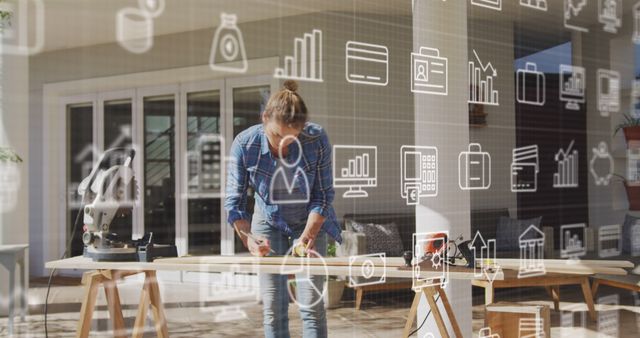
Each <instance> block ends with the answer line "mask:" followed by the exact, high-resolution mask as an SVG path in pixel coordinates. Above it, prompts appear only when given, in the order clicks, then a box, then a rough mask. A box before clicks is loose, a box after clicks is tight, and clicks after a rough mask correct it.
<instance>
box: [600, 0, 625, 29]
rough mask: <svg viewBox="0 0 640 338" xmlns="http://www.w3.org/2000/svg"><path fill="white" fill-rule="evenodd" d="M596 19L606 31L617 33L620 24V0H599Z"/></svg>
mask: <svg viewBox="0 0 640 338" xmlns="http://www.w3.org/2000/svg"><path fill="white" fill-rule="evenodd" d="M598 21H600V23H602V24H604V30H605V31H606V32H609V33H617V32H618V27H620V26H621V25H622V0H599V1H598Z"/></svg>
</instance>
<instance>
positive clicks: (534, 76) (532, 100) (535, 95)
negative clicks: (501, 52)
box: [516, 62, 546, 106]
mask: <svg viewBox="0 0 640 338" xmlns="http://www.w3.org/2000/svg"><path fill="white" fill-rule="evenodd" d="M516 81H517V82H516V93H517V96H516V99H517V100H518V102H519V103H526V104H532V105H536V106H542V105H544V102H545V91H546V87H545V76H544V73H543V72H540V71H538V66H537V65H536V64H535V63H533V62H527V63H526V64H525V68H524V69H518V72H517V79H516Z"/></svg>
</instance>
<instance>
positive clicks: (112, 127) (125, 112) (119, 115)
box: [104, 99, 141, 240]
mask: <svg viewBox="0 0 640 338" xmlns="http://www.w3.org/2000/svg"><path fill="white" fill-rule="evenodd" d="M131 109H132V104H131V99H123V100H111V101H105V102H104V150H105V151H107V150H109V149H113V148H130V147H131V146H132V143H131V133H132V129H131V116H132V115H131ZM122 154H124V153H122ZM135 156H141V154H136V155H135ZM114 160H118V161H120V160H121V159H116V158H114ZM114 164H116V163H114ZM117 164H122V162H118V163H117ZM136 174H137V173H136ZM136 184H137V182H136ZM136 191H138V190H137V188H136ZM134 198H138V196H137V194H136V195H135V196H134ZM110 230H111V231H112V232H115V233H117V234H118V236H119V237H120V238H123V239H126V240H128V239H130V238H131V235H132V233H133V215H132V214H131V213H128V214H126V215H124V216H122V217H116V218H114V220H113V222H112V223H111V227H110Z"/></svg>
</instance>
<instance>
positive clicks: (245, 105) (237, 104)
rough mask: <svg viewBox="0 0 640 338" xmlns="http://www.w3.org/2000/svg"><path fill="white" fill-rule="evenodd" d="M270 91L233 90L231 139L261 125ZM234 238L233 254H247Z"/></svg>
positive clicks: (250, 204) (250, 201)
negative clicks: (261, 115)
mask: <svg viewBox="0 0 640 338" xmlns="http://www.w3.org/2000/svg"><path fill="white" fill-rule="evenodd" d="M270 95H271V89H270V88H269V86H255V87H242V88H234V89H233V137H236V135H238V134H239V133H240V132H241V131H243V130H245V129H247V128H249V127H251V126H253V125H256V124H260V123H262V121H261V119H260V114H262V112H263V111H264V108H265V106H266V105H267V101H268V100H269V96H270ZM247 195H248V198H247V212H249V213H250V214H252V213H253V204H254V199H253V191H251V190H250V191H249V192H248V193H247ZM234 238H235V245H234V248H235V252H236V253H239V252H247V251H248V250H247V249H246V248H245V247H244V245H243V244H242V241H240V239H239V238H238V236H234Z"/></svg>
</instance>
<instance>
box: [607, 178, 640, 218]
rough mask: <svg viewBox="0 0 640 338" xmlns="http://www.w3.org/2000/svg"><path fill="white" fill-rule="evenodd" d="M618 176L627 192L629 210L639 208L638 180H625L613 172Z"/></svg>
mask: <svg viewBox="0 0 640 338" xmlns="http://www.w3.org/2000/svg"><path fill="white" fill-rule="evenodd" d="M613 176H614V177H616V178H618V179H619V180H620V182H622V184H624V189H625V191H626V192H627V200H628V201H629V210H640V182H633V181H629V180H627V179H626V178H625V177H624V176H622V175H618V174H613Z"/></svg>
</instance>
